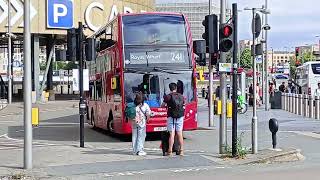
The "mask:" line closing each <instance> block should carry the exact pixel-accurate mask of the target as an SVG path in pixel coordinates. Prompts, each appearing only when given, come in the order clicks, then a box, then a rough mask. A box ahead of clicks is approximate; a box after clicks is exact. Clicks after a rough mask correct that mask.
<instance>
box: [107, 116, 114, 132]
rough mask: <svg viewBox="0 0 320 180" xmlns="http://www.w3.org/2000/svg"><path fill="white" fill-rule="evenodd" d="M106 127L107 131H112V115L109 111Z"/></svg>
mask: <svg viewBox="0 0 320 180" xmlns="http://www.w3.org/2000/svg"><path fill="white" fill-rule="evenodd" d="M107 128H108V131H109V132H114V124H113V115H112V113H111V112H110V113H109V118H108V122H107Z"/></svg>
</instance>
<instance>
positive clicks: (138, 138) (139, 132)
mask: <svg viewBox="0 0 320 180" xmlns="http://www.w3.org/2000/svg"><path fill="white" fill-rule="evenodd" d="M145 140H146V126H144V127H140V126H139V125H137V124H135V123H132V149H133V153H134V154H137V153H138V152H139V151H143V148H144V142H145Z"/></svg>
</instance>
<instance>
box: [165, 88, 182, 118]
mask: <svg viewBox="0 0 320 180" xmlns="http://www.w3.org/2000/svg"><path fill="white" fill-rule="evenodd" d="M170 96H171V98H170V103H168V109H169V116H170V117H172V118H181V117H183V116H184V107H183V106H184V98H183V96H182V95H181V94H179V93H172V94H170Z"/></svg>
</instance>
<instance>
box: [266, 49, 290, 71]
mask: <svg viewBox="0 0 320 180" xmlns="http://www.w3.org/2000/svg"><path fill="white" fill-rule="evenodd" d="M294 56H295V55H294V52H286V51H273V50H271V51H268V68H269V69H271V68H272V67H274V68H276V67H277V66H284V65H287V64H290V60H291V59H292V58H294Z"/></svg>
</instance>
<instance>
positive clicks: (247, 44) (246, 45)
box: [239, 40, 253, 53]
mask: <svg viewBox="0 0 320 180" xmlns="http://www.w3.org/2000/svg"><path fill="white" fill-rule="evenodd" d="M252 44H253V42H252V40H240V41H239V52H240V53H242V51H244V50H245V49H247V48H248V49H251V46H252Z"/></svg>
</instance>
